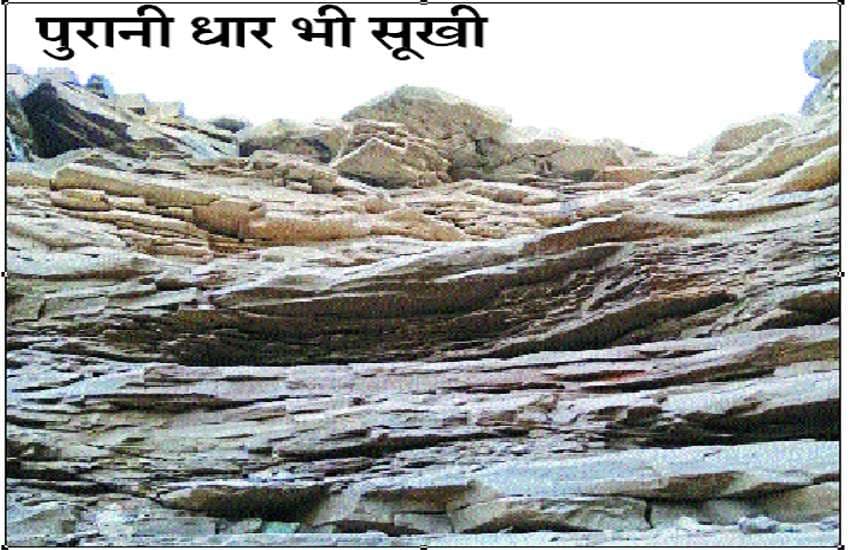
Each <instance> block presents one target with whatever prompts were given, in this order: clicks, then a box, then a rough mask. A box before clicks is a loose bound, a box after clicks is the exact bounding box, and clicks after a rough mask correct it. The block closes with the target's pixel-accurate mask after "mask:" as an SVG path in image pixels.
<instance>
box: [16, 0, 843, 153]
mask: <svg viewBox="0 0 850 550" xmlns="http://www.w3.org/2000/svg"><path fill="white" fill-rule="evenodd" d="M162 7H163V8H164V10H165V11H166V13H167V14H168V15H169V16H170V17H174V18H175V19H176V21H175V23H174V24H173V25H172V40H171V47H170V48H168V49H166V48H151V49H145V48H143V47H141V45H140V42H139V40H138V38H136V39H132V40H129V41H124V40H120V39H117V38H116V44H115V48H113V49H109V48H105V47H100V48H98V49H97V50H95V49H92V48H91V47H90V46H88V45H87V44H85V43H84V42H83V41H82V39H80V38H78V37H76V36H75V35H74V34H73V33H72V44H71V47H72V48H74V50H75V51H76V55H75V57H74V58H73V59H71V60H70V61H66V62H59V61H55V60H53V59H51V58H49V57H48V56H47V55H45V54H44V53H43V52H42V50H43V49H45V48H50V49H51V50H53V49H54V47H55V45H56V44H55V43H50V42H47V41H45V40H42V39H41V37H40V36H39V34H38V27H37V25H36V23H35V21H34V18H35V17H45V16H52V17H61V16H66V17H81V16H87V15H91V16H101V17H109V16H114V17H133V16H135V9H136V5H114V4H113V5H100V6H92V5H61V6H57V5H24V4H16V3H13V4H11V5H9V6H7V16H8V18H9V21H8V30H9V36H8V45H9V49H8V60H9V62H10V63H17V64H19V65H21V66H23V68H24V69H25V70H26V71H27V72H30V73H32V72H35V70H36V68H37V67H39V66H67V67H69V68H71V69H73V70H74V71H76V72H77V74H78V76H79V77H80V79H81V80H82V81H85V79H87V78H88V76H89V75H90V74H91V73H102V74H105V75H107V76H108V77H109V79H110V80H111V82H112V84H113V86H114V87H115V89H116V90H117V91H118V92H119V93H131V92H142V93H145V94H146V95H147V96H148V98H149V99H152V100H162V101H171V100H181V101H184V102H185V104H186V108H187V112H188V114H190V115H192V116H196V117H199V118H209V117H213V116H216V115H220V114H234V115H239V116H242V117H245V118H247V119H249V120H251V121H252V122H254V123H261V122H264V121H266V120H269V119H272V118H288V119H294V120H300V121H311V120H314V119H316V118H338V117H340V116H342V115H343V114H344V113H345V112H346V111H348V110H349V109H351V108H352V107H354V106H356V105H358V104H360V103H362V102H364V101H366V100H368V99H370V98H372V97H374V96H376V95H379V94H381V93H383V92H385V91H388V90H390V89H393V88H395V87H397V86H399V85H402V84H411V85H417V86H433V87H437V88H440V89H443V90H446V91H448V92H450V93H453V94H456V95H459V96H462V97H465V98H467V99H470V100H472V101H474V102H476V103H479V104H482V105H491V106H496V107H499V108H501V109H503V110H504V111H506V112H508V113H509V114H510V115H511V116H512V118H513V123H514V124H516V125H518V126H537V127H540V128H550V127H554V128H559V129H561V130H563V131H564V132H566V133H567V134H568V135H570V136H574V137H577V138H585V139H595V138H601V137H611V138H618V139H622V140H623V141H625V142H627V143H629V144H631V145H637V146H641V147H645V148H648V149H652V150H655V151H657V152H667V153H685V152H687V151H688V150H690V149H692V148H693V147H695V146H697V145H699V144H701V143H703V142H705V141H707V140H709V139H710V138H711V137H713V136H714V135H716V134H717V133H718V132H719V131H720V130H722V129H723V128H724V127H725V126H727V125H728V124H731V123H734V122H740V121H744V120H747V119H750V118H754V117H758V116H761V115H765V114H771V113H777V112H786V113H795V112H797V111H798V110H799V108H800V105H801V104H802V102H803V98H804V97H805V95H806V94H807V93H808V92H809V90H811V89H812V88H813V87H814V85H815V82H816V81H815V80H814V79H813V78H811V77H809V76H807V75H806V74H805V72H804V70H803V62H802V56H803V51H804V50H805V48H806V46H807V45H808V44H809V42H810V41H812V40H814V39H838V10H839V8H838V6H837V5H835V4H820V5H526V6H521V5H487V4H484V5H477V6H475V7H476V9H477V10H478V11H479V13H480V14H481V16H483V17H488V18H489V19H490V21H489V23H487V25H486V27H485V40H484V45H485V47H484V48H467V49H460V48H456V47H449V48H436V47H431V46H428V45H424V44H421V48H419V50H420V51H421V52H422V53H423V54H424V55H425V60H424V61H420V60H416V59H413V60H410V61H397V60H395V59H393V58H392V56H391V55H390V52H389V51H387V50H385V49H384V48H383V46H381V44H380V43H379V42H378V41H377V40H376V39H375V38H374V37H373V36H372V35H371V33H370V31H371V30H372V29H373V28H374V25H373V24H370V23H369V22H368V21H367V19H368V18H369V17H390V16H394V15H400V16H408V17H414V16H420V15H421V16H423V17H445V16H448V12H449V8H450V6H447V5H429V6H420V5H418V4H416V3H411V5H403V6H395V5H393V6H390V5H344V6H342V7H343V8H344V9H345V10H346V12H347V13H348V15H349V16H352V17H356V18H357V22H356V23H354V25H353V27H352V30H353V36H352V42H353V43H352V47H351V48H342V47H340V46H337V47H335V48H326V47H324V46H323V45H322V43H321V41H320V40H316V41H314V42H312V43H309V42H305V41H303V40H301V39H300V38H298V37H297V35H296V32H297V31H296V30H295V29H294V28H292V26H291V21H292V20H293V19H295V18H297V17H307V18H313V17H317V15H316V8H317V7H318V6H316V5H250V6H249V5H218V6H212V5H207V6H203V5H165V6H162ZM197 16H209V17H214V16H218V17H222V16H241V17H249V16H256V17H276V18H277V22H276V23H275V24H273V25H272V27H271V30H270V32H269V35H268V38H267V39H268V40H269V41H270V42H272V43H273V44H274V47H273V48H272V49H267V48H265V46H262V45H261V44H259V43H256V42H251V41H249V43H248V47H247V48H245V49H240V48H235V47H231V48H229V49H224V48H221V47H219V46H202V45H200V44H197V43H195V42H194V40H193V39H192V30H193V29H192V26H191V24H190V21H191V19H192V18H194V17H197ZM98 36H99V34H96V35H95V37H96V38H95V40H97V37H98Z"/></svg>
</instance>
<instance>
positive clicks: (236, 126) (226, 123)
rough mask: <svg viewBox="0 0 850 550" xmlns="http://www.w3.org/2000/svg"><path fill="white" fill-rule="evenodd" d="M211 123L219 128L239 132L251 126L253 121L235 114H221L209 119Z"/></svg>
mask: <svg viewBox="0 0 850 550" xmlns="http://www.w3.org/2000/svg"><path fill="white" fill-rule="evenodd" d="M209 123H210V124H212V125H213V126H215V127H216V128H218V129H219V130H226V131H228V132H232V133H234V134H235V133H237V132H239V131H241V130H244V129H245V128H250V127H251V123H250V122H249V121H247V120H245V119H243V118H240V117H235V116H220V117H216V118H214V119H211V120H210V121H209Z"/></svg>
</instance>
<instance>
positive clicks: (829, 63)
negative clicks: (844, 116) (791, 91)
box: [801, 40, 841, 115]
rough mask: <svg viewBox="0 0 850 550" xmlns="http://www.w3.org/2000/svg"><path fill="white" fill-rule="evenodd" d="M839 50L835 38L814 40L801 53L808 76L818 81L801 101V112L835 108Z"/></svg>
mask: <svg viewBox="0 0 850 550" xmlns="http://www.w3.org/2000/svg"><path fill="white" fill-rule="evenodd" d="M840 60H841V52H840V49H839V45H838V41H837V40H816V41H814V42H812V44H811V46H809V48H808V49H807V50H806V52H805V54H803V63H804V64H805V66H806V72H807V73H808V74H809V76H811V77H814V78H817V79H818V83H817V85H816V86H815V88H814V89H813V90H812V91H811V92H809V95H807V96H806V99H805V101H804V102H803V107H802V109H801V112H802V113H803V114H804V115H813V114H815V113H816V112H818V111H819V110H821V109H823V108H836V107H837V104H838V99H839V90H840V88H841V66H840V64H839V62H840Z"/></svg>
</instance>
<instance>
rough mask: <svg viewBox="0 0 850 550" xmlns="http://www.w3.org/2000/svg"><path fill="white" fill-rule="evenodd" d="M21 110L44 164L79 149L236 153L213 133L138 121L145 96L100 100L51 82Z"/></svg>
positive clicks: (182, 124) (179, 121)
mask: <svg viewBox="0 0 850 550" xmlns="http://www.w3.org/2000/svg"><path fill="white" fill-rule="evenodd" d="M133 98H135V99H133ZM140 98H141V99H140ZM131 99H132V100H133V101H136V103H138V102H139V101H140V102H141V104H140V105H136V103H134V102H133V101H131ZM21 106H22V109H23V112H24V114H25V115H26V118H27V120H28V121H29V123H30V126H31V127H32V131H33V145H34V151H33V152H34V153H35V154H37V155H38V156H41V157H45V158H52V157H55V156H57V155H60V154H62V153H65V152H67V151H71V150H74V149H81V148H84V147H101V148H104V149H108V150H110V151H112V152H114V153H118V154H120V155H125V156H128V157H135V158H147V157H148V156H149V155H151V154H163V153H165V154H169V155H175V156H185V157H195V158H216V157H219V156H224V155H229V154H233V153H235V150H234V146H233V144H232V143H231V141H229V140H228V138H226V137H225V135H224V133H223V132H222V133H221V136H218V135H215V134H213V133H212V132H211V131H210V129H211V130H212V131H215V129H214V128H211V127H210V128H204V127H201V126H199V125H198V124H197V123H194V122H192V121H190V120H189V119H183V118H179V117H178V118H170V119H169V120H168V123H167V124H159V123H157V122H156V121H155V120H153V119H145V118H143V117H141V116H138V115H141V114H144V110H145V109H146V108H147V106H148V103H147V102H146V101H145V100H144V96H138V97H136V96H117V97H116V98H115V99H105V98H103V97H101V96H100V95H98V94H95V93H93V92H91V91H89V90H87V89H85V88H82V87H79V86H70V85H67V84H62V83H59V82H57V81H56V80H55V79H51V80H46V81H44V82H42V83H41V84H40V85H39V86H38V87H37V88H36V89H35V90H33V91H32V92H30V93H29V94H28V95H27V96H26V97H24V98H23V99H22V100H21Z"/></svg>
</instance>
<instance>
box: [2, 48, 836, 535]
mask: <svg viewBox="0 0 850 550" xmlns="http://www.w3.org/2000/svg"><path fill="white" fill-rule="evenodd" d="M836 47H837V44H831V43H820V45H816V46H813V47H812V48H811V49H810V50H809V51H808V52H807V54H806V67H807V70H808V71H809V72H810V73H811V74H813V75H814V76H816V77H817V78H819V79H821V81H820V82H821V83H822V84H818V86H820V88H818V89H816V91H815V92H813V95H812V96H810V98H809V100H807V107H806V108H805V109H804V113H803V115H802V116H799V117H796V116H773V117H767V118H762V119H757V120H751V121H745V122H743V123H742V124H740V125H736V126H735V127H733V128H730V129H729V130H727V131H725V132H723V133H722V134H721V135H719V136H717V137H716V138H715V139H714V140H713V141H712V142H711V143H712V145H711V146H710V147H708V148H706V149H705V150H704V151H703V152H701V153H695V154H693V155H691V156H689V157H673V156H667V155H658V154H655V153H651V152H647V151H641V150H639V149H637V148H634V147H629V146H627V145H624V144H622V143H620V142H617V141H615V140H604V141H600V142H594V143H590V142H583V141H578V140H573V139H570V138H563V137H552V136H543V137H540V136H538V137H529V135H528V133H527V132H526V133H523V132H520V131H518V130H517V129H514V128H511V127H510V123H509V119H507V117H505V116H504V115H502V114H500V113H497V112H495V111H493V110H490V109H484V108H481V107H478V106H476V105H474V104H472V103H470V102H467V101H465V100H461V99H458V98H455V97H453V96H450V95H448V94H445V93H442V92H437V91H434V90H422V89H415V88H402V89H400V90H397V91H396V92H394V93H391V94H389V95H387V96H384V97H381V98H378V99H377V100H375V101H373V102H371V103H369V104H367V105H364V106H361V107H357V108H355V109H353V110H352V111H351V112H350V113H349V114H348V115H346V117H345V120H343V121H337V122H322V123H317V124H314V125H311V126H303V125H299V124H295V123H289V122H286V121H283V120H280V121H275V122H273V123H269V124H266V125H261V126H256V127H251V126H248V125H247V124H246V123H244V122H243V121H240V120H239V119H238V118H235V117H221V118H219V119H216V120H214V121H212V122H210V123H206V122H202V121H197V120H194V119H190V118H188V117H186V116H185V115H184V114H183V113H182V107H180V106H178V105H176V104H174V105H171V104H169V105H159V106H152V105H151V104H150V103H149V102H146V100H144V97H143V96H132V97H128V96H116V94H115V92H114V90H112V89H111V86H109V85H108V81H106V80H105V79H103V78H102V77H98V78H96V79H93V80H92V81H90V82H89V85H87V86H81V85H80V84H79V83H77V82H75V78H72V75H68V74H65V73H58V72H56V71H53V72H51V71H46V72H44V73H43V74H41V75H40V76H29V75H25V74H23V73H22V72H17V73H14V74H15V75H16V78H15V79H12V80H11V81H10V88H9V89H7V103H8V105H9V106H10V107H11V109H7V113H8V114H7V135H6V150H7V154H8V153H9V152H10V151H12V152H14V155H15V156H14V159H17V160H18V162H11V163H9V165H8V169H7V182H8V187H7V201H8V204H7V207H8V216H7V228H6V237H7V257H8V263H7V267H6V269H7V274H8V279H7V304H6V315H7V320H8V326H7V336H8V338H7V356H6V361H7V379H6V383H7V393H6V398H7V424H6V432H7V436H6V437H7V439H6V449H7V463H6V472H7V476H8V478H9V479H8V483H7V491H8V499H7V523H6V525H7V529H8V533H9V539H8V542H9V543H10V544H16V545H22V544H50V545H53V544H74V545H87V544H118V545H173V544H195V545H229V546H230V545H234V546H235V545H294V544H305V545H314V546H315V545H410V546H423V545H429V546H434V545H467V544H471V545H489V544H498V545H512V544H521V545H586V544H603V545H604V544H608V545H612V544H635V545H655V546H658V545H661V546H663V545H729V544H732V545H835V544H837V542H838V523H837V514H838V481H839V476H840V471H839V451H838V439H839V436H840V430H839V418H840V408H839V336H840V335H839V313H840V293H839V284H838V278H837V277H838V270H839V202H840V201H839V198H840V194H839V164H840V162H839V161H840V159H839V154H838V139H839V126H838V111H837V107H838V105H837V91H836V90H837V84H835V83H837V82H838V80H837V78H838V77H837V71H838V68H837V56H836V55H835V53H834V52H835V48H836ZM7 72H9V71H8V70H7ZM824 79H825V80H824ZM823 82H826V83H825V84H823ZM827 89H828V90H830V91H829V93H827V92H824V91H822V90H827ZM818 90H821V91H818ZM9 98H12V99H11V100H10V99H9ZM119 98H123V99H119ZM140 109H141V112H140ZM9 117H11V118H9Z"/></svg>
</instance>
